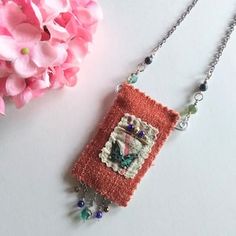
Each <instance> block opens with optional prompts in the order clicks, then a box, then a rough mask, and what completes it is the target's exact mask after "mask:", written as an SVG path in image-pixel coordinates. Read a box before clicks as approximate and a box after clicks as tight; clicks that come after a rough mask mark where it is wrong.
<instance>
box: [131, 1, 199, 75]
mask: <svg viewBox="0 0 236 236" xmlns="http://www.w3.org/2000/svg"><path fill="white" fill-rule="evenodd" d="M198 1H199V0H193V1H191V3H190V4H189V5H188V6H187V8H186V9H185V10H184V12H183V13H182V14H181V15H180V17H179V18H178V19H177V21H176V22H175V24H174V25H172V27H171V28H170V29H169V30H168V31H167V33H166V34H165V35H164V36H163V37H162V38H161V40H160V41H159V42H158V43H157V46H156V47H155V48H153V49H152V51H151V53H150V54H149V55H151V57H154V56H155V55H156V53H157V51H158V50H159V49H160V48H161V47H162V46H163V45H164V44H165V43H166V41H167V40H168V38H169V37H170V36H171V35H172V34H173V33H174V32H175V31H176V29H177V27H178V26H179V25H180V24H181V23H182V22H183V21H184V19H185V18H186V17H187V15H188V14H189V13H190V12H191V10H192V9H193V8H194V7H195V5H196V4H197V2H198ZM146 67H147V63H145V60H144V61H143V62H141V63H139V64H138V66H137V69H136V70H135V72H134V73H132V74H135V75H138V74H139V73H140V72H143V71H144V70H145V69H146Z"/></svg>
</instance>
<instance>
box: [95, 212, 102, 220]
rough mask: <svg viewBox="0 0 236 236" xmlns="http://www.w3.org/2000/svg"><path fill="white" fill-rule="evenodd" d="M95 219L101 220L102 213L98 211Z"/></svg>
mask: <svg viewBox="0 0 236 236" xmlns="http://www.w3.org/2000/svg"><path fill="white" fill-rule="evenodd" d="M95 217H96V218H97V219H101V218H102V211H97V212H96V214H95Z"/></svg>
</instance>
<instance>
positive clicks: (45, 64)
mask: <svg viewBox="0 0 236 236" xmlns="http://www.w3.org/2000/svg"><path fill="white" fill-rule="evenodd" d="M101 18H102V11H101V8H100V7H99V5H98V3H97V2H96V0H11V1H10V0H0V114H4V113H5V99H6V98H10V99H11V100H12V101H13V102H14V103H15V105H16V107H17V108H20V107H22V106H24V105H25V104H26V103H28V102H29V101H30V100H31V99H32V98H34V97H38V96H41V95H42V94H44V93H45V92H46V91H49V90H51V89H57V88H62V87H63V86H74V85H75V84H76V76H75V75H76V73H77V72H78V71H79V66H80V64H81V61H82V60H83V58H84V56H85V55H86V54H87V52H88V50H89V47H90V45H91V42H92V36H93V33H94V32H95V30H96V26H97V23H98V21H99V20H100V19H101Z"/></svg>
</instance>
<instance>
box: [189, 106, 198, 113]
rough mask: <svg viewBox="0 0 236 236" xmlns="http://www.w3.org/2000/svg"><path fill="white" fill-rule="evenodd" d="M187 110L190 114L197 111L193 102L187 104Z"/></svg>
mask: <svg viewBox="0 0 236 236" xmlns="http://www.w3.org/2000/svg"><path fill="white" fill-rule="evenodd" d="M188 110H189V112H190V113H191V114H196V113H197V107H196V106H195V105H194V104H192V105H189V106H188Z"/></svg>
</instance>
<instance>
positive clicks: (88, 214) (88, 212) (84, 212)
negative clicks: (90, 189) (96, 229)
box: [80, 207, 92, 220]
mask: <svg viewBox="0 0 236 236" xmlns="http://www.w3.org/2000/svg"><path fill="white" fill-rule="evenodd" d="M91 216H92V211H91V210H90V209H89V208H87V207H85V208H84V209H83V210H82V211H81V212H80V218H81V219H82V220H88V219H89V218H91Z"/></svg>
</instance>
